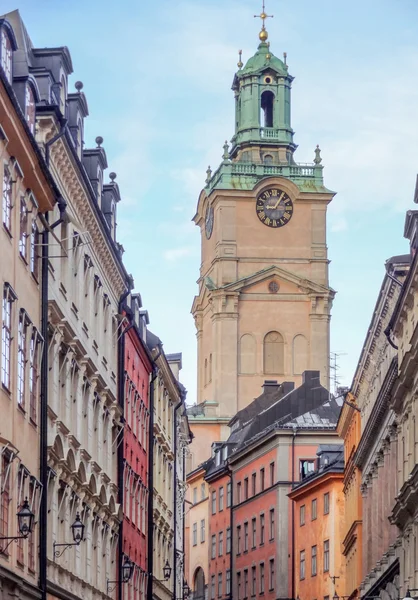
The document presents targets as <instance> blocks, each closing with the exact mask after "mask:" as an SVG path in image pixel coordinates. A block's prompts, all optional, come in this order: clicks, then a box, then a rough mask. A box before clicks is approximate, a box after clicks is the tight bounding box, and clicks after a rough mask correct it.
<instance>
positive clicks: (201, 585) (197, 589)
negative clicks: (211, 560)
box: [193, 567, 205, 600]
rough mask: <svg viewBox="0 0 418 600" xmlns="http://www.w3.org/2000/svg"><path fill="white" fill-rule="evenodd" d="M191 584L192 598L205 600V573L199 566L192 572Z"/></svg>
mask: <svg viewBox="0 0 418 600" xmlns="http://www.w3.org/2000/svg"><path fill="white" fill-rule="evenodd" d="M193 584H194V585H193V589H194V593H193V600H205V574H204V572H203V569H202V568H201V567H198V568H197V569H196V571H195V572H194V578H193Z"/></svg>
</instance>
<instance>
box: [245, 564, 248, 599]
mask: <svg viewBox="0 0 418 600" xmlns="http://www.w3.org/2000/svg"><path fill="white" fill-rule="evenodd" d="M244 598H248V569H244Z"/></svg>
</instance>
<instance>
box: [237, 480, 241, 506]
mask: <svg viewBox="0 0 418 600" xmlns="http://www.w3.org/2000/svg"><path fill="white" fill-rule="evenodd" d="M237 502H238V504H239V503H240V502H241V482H240V481H238V483H237Z"/></svg>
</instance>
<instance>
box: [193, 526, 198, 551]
mask: <svg viewBox="0 0 418 600" xmlns="http://www.w3.org/2000/svg"><path fill="white" fill-rule="evenodd" d="M193 546H197V523H193Z"/></svg>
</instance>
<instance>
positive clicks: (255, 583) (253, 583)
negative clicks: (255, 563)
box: [251, 567, 257, 596]
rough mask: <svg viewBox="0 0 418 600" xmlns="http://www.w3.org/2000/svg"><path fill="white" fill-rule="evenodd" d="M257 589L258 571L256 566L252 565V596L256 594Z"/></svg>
mask: <svg viewBox="0 0 418 600" xmlns="http://www.w3.org/2000/svg"><path fill="white" fill-rule="evenodd" d="M256 590H257V573H256V568H255V567H251V596H255V595H256Z"/></svg>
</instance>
